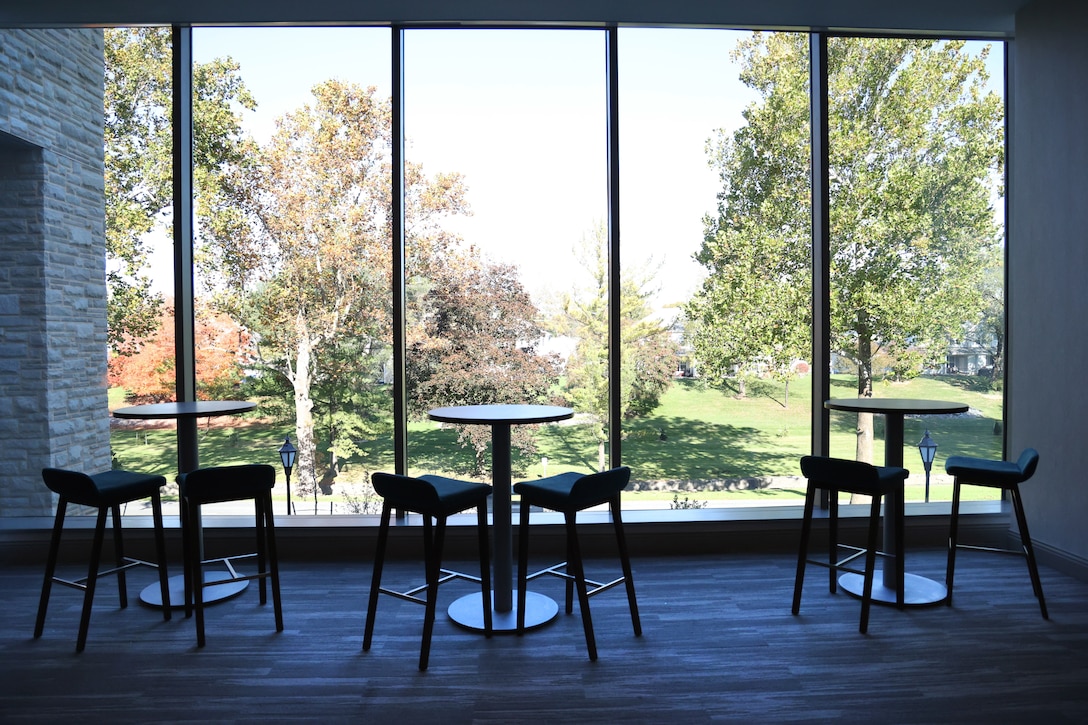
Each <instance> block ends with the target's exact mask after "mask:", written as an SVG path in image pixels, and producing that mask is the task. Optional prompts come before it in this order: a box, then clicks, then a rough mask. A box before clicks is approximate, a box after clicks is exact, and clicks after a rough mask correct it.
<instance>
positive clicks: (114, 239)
mask: <svg viewBox="0 0 1088 725" xmlns="http://www.w3.org/2000/svg"><path fill="white" fill-rule="evenodd" d="M170 65H171V43H170V29H169V28H124V29H107V30H106V31H105V87H104V94H105V109H104V110H105V129H104V131H105V198H106V255H107V283H108V289H109V302H108V305H107V318H108V330H109V333H108V335H109V338H108V339H109V344H110V347H111V349H112V350H113V351H114V352H117V353H122V354H132V353H135V352H136V351H137V350H139V348H140V345H141V344H142V342H144V341H147V340H149V339H151V338H152V337H153V336H154V334H155V331H156V328H157V327H158V324H159V317H160V315H161V313H162V310H163V305H164V300H163V298H162V295H160V294H158V293H156V292H155V291H154V289H153V283H152V279H151V277H150V276H149V270H148V266H147V265H148V259H149V256H150V252H151V248H150V244H151V243H152V242H151V241H150V240H151V239H152V238H153V237H152V234H153V233H157V234H158V236H159V237H160V238H163V239H168V238H169V235H170V233H171V213H172V204H173V198H172V194H173V188H172V181H173V169H172V156H171V151H172V147H173V140H172V136H171V121H170V108H171V73H170ZM237 71H238V66H237V64H235V63H233V62H232V61H230V60H216V61H213V62H211V63H203V64H201V63H198V64H195V65H194V67H193V115H194V118H195V122H194V132H195V138H194V166H195V173H196V175H197V177H198V178H206V177H209V176H211V175H214V174H215V171H216V170H217V169H219V168H221V167H222V166H223V165H224V164H229V163H235V162H237V160H238V159H239V158H240V157H241V156H243V155H244V154H245V153H246V149H245V143H244V140H243V137H242V134H241V127H240V122H239V119H238V116H237V114H236V113H235V112H234V109H235V107H238V108H253V107H254V102H253V99H252V97H251V96H250V94H249V92H248V91H247V90H246V88H245V86H244V84H243V83H242V82H241V80H240V78H239V77H238V74H237ZM205 188H209V189H210V188H211V187H210V186H209V185H205ZM213 211H214V209H212V208H210V207H198V218H199V221H200V223H211V220H210V219H209V216H208V214H209V213H210V212H213Z"/></svg>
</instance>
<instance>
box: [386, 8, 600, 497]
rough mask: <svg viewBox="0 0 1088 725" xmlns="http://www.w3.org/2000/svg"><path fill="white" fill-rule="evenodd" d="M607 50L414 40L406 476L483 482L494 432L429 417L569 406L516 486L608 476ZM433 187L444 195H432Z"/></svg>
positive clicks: (513, 33)
mask: <svg viewBox="0 0 1088 725" xmlns="http://www.w3.org/2000/svg"><path fill="white" fill-rule="evenodd" d="M604 42H605V36H604V33H602V32H599V31H556V30H552V31H534V30H411V31H408V32H406V33H405V83H404V85H405V104H406V109H405V135H406V137H407V140H408V149H407V154H406V155H407V162H408V177H409V181H408V183H409V184H416V183H417V179H418V180H420V181H419V182H418V183H420V184H421V185H420V187H419V191H411V192H410V193H409V194H408V197H407V198H408V205H409V206H408V211H409V215H410V219H409V230H408V235H407V236H408V238H407V240H406V250H405V252H406V253H405V256H406V258H407V276H408V285H407V286H408V297H409V299H408V305H409V320H408V322H409V326H408V359H407V367H408V381H407V383H408V386H407V391H408V399H409V409H410V419H411V421H412V422H411V425H410V435H409V439H408V443H409V451H408V458H409V466H410V468H411V469H412V470H413V471H419V472H423V471H434V470H436V469H437V470H441V471H445V472H447V473H451V474H456V475H462V476H464V475H470V476H476V477H482V478H489V476H490V464H489V460H488V456H489V453H488V442H489V440H490V430H489V429H488V428H487V427H486V426H465V427H463V428H460V429H455V428H449V427H442V428H440V427H438V426H437V425H436V424H434V423H431V422H429V421H428V420H427V419H426V411H427V410H428V409H430V408H434V407H440V406H449V405H463V404H473V403H562V404H567V405H570V406H572V407H574V409H575V410H576V411H577V413H578V415H577V417H576V420H575V423H574V424H572V425H561V426H555V425H552V426H539V427H538V426H515V428H514V429H513V431H512V437H513V448H514V451H513V468H514V471H513V472H514V476H515V478H522V477H530V476H532V477H535V476H541V475H546V474H551V473H558V472H560V471H567V470H577V471H583V472H589V471H592V470H595V469H596V468H597V467H598V466H599V465H600V461H601V460H607V455H606V454H607V450H606V448H605V441H606V440H607V438H606V436H607V430H608V425H609V421H608V419H607V400H608V379H607V369H608V368H607V363H608V354H609V351H608V348H607V317H606V310H607V295H608V289H607V274H606V271H605V270H606V268H605V266H604V265H605V262H606V260H607V255H606V246H605V235H604V233H603V231H602V230H603V224H604V220H605V219H606V218H607V185H606V178H607V175H606V174H607V165H606V145H605V134H604V129H605V110H606V107H607V106H606V85H605V75H604V64H603V61H604V48H605V45H604ZM424 177H427V178H431V179H434V180H436V181H438V182H440V183H441V186H440V191H441V193H437V192H429V191H427V187H424V186H422V181H421V180H422V179H423V178H424Z"/></svg>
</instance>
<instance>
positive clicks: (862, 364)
mask: <svg viewBox="0 0 1088 725" xmlns="http://www.w3.org/2000/svg"><path fill="white" fill-rule="evenodd" d="M861 315H862V320H864V319H865V313H864V312H862V313H861ZM858 397H859V398H871V397H873V342H872V336H871V335H870V333H869V328H868V326H867V325H865V324H864V322H862V324H860V325H859V326H858ZM856 433H857V448H856V460H859V461H863V462H865V463H872V462H873V414H872V413H858V427H857V431H856ZM866 498H868V497H866V496H859V495H857V494H850V503H861V502H862V500H863V499H866Z"/></svg>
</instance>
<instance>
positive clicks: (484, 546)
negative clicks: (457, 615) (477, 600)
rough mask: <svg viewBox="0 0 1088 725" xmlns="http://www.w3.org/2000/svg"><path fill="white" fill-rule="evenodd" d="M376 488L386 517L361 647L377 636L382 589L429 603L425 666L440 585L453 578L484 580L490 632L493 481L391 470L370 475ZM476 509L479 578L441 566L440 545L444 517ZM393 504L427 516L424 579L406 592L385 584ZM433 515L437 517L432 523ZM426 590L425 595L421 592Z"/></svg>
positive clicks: (423, 666) (421, 666)
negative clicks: (490, 499)
mask: <svg viewBox="0 0 1088 725" xmlns="http://www.w3.org/2000/svg"><path fill="white" fill-rule="evenodd" d="M371 483H373V485H374V491H375V492H376V493H377V494H378V495H379V496H381V497H382V499H383V502H382V519H381V525H380V527H379V528H378V542H377V547H376V549H375V552H374V573H373V577H372V578H371V582H370V599H369V602H368V604H367V609H366V627H365V631H364V634H363V651H364V652H365V651H368V650H369V649H370V643H371V641H372V639H373V637H374V617H375V614H376V613H377V610H378V594H388V595H390V596H393V597H396V598H398V599H403V600H406V601H409V602H415V603H416V604H422V605H424V606H425V607H426V613H425V614H424V618H423V640H422V643H421V644H420V650H419V669H420V670H425V669H427V663H428V660H429V659H430V653H431V634H432V632H433V631H434V618H435V609H436V607H437V603H438V586H439V585H440V584H445V583H446V582H448V581H451V580H453V579H466V580H469V581H478V582H480V590H481V593H482V599H481V602H482V605H483V614H484V634H485V635H486V636H488V637H490V636H491V634H492V629H493V627H492V617H491V568H490V567H491V561H490V550H489V548H488V543H487V534H488V532H487V497H488V496H490V495H491V486H489V485H487V484H486V483H471V482H469V481H458V480H456V479H453V478H444V477H442V476H430V475H427V476H420V477H419V478H414V477H411V476H401V475H397V474H393V473H375V474H374V475H373V476H372V477H371ZM473 507H475V509H476V531H477V534H478V537H479V546H480V576H479V578H476V577H473V576H469V575H468V574H462V573H460V572H455V571H449V570H447V569H443V568H442V547H443V544H444V543H445V539H446V520H447V519H448V518H449V517H450V516H452V515H453V514H456V513H460V512H462V511H466V510H468V509H470V508H473ZM393 509H398V510H402V511H411V512H414V513H417V514H421V515H422V516H423V560H424V568H425V569H426V583H425V584H424V585H423V586H419V587H416V588H414V589H410V590H408V591H405V592H399V591H394V590H392V589H386V588H384V587H382V586H381V582H382V567H383V565H384V562H385V548H386V543H387V542H388V540H389V520H390V518H391V514H392V511H393ZM431 519H434V520H435V522H436V523H435V525H434V527H433V529H432V524H431ZM422 591H426V598H425V599H421V598H420V597H419V596H417V595H418V594H419V593H420V592H422Z"/></svg>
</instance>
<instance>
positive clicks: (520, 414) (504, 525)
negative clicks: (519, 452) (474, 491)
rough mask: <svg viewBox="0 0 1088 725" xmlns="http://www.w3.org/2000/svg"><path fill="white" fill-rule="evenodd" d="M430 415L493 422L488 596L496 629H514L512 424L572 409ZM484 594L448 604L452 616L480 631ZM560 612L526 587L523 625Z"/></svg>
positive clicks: (546, 419) (547, 419) (472, 409)
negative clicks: (491, 566) (491, 568)
mask: <svg viewBox="0 0 1088 725" xmlns="http://www.w3.org/2000/svg"><path fill="white" fill-rule="evenodd" d="M427 415H428V416H429V417H430V418H431V420H434V421H438V422H440V423H457V424H460V425H490V426H491V485H492V493H491V497H492V504H491V508H492V525H491V528H492V531H493V532H494V536H495V563H494V576H493V577H492V582H493V586H494V590H493V591H492V596H491V615H492V626H493V629H494V631H496V632H513V631H516V630H517V610H516V608H515V606H514V601H513V599H514V598H513V589H514V587H513V560H514V559H513V551H514V540H513V529H512V526H511V522H510V519H511V504H510V485H511V483H510V426H512V425H526V424H529V423H554V422H556V421H559V420H567V419H568V418H571V417H572V416H573V415H574V411H573V410H572V409H570V408H562V407H559V406H555V405H458V406H454V407H450V408H435V409H434V410H431V411H429V412H428V413H427ZM481 597H482V594H480V593H479V592H477V593H475V594H467V595H465V596H463V597H461V598H460V599H457V600H456V601H454V602H453V603H452V604H450V607H449V610H448V613H449V616H450V619H452V620H453V621H454V622H456V623H457V624H459V625H461V626H462V627H466V628H468V629H473V630H478V631H483V629H484V621H483V616H484V615H483V603H482V602H481V601H480V599H481ZM558 613H559V605H558V604H557V603H556V602H555V600H554V599H552V598H551V597H546V596H544V595H543V594H538V593H536V592H527V593H526V597H525V626H526V628H527V629H531V628H533V627H539V626H541V625H543V624H546V623H548V622H550V621H551V620H552V619H554V618H555V616H556V615H557V614H558Z"/></svg>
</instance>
